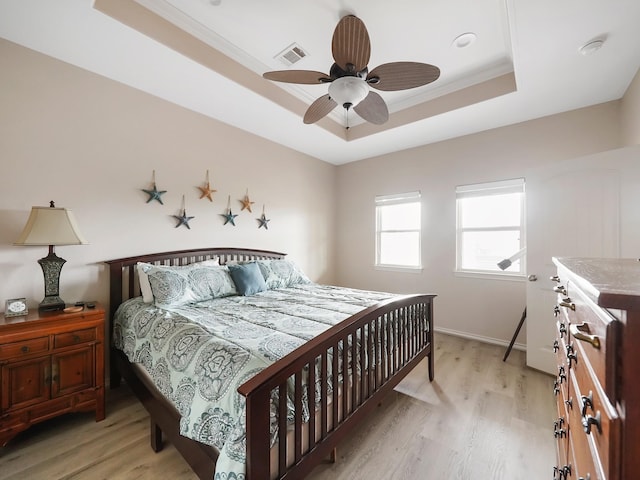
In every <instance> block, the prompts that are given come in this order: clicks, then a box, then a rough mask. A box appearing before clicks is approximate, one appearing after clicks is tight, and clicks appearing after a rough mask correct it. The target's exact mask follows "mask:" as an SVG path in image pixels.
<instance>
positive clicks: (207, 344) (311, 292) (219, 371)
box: [114, 284, 393, 480]
mask: <svg viewBox="0 0 640 480" xmlns="http://www.w3.org/2000/svg"><path fill="white" fill-rule="evenodd" d="M392 296H393V295H391V294H388V293H381V292H369V291H362V290H355V289H348V288H341V287H333V286H326V285H317V284H301V285H296V286H294V287H290V288H283V289H277V290H267V291H264V292H260V293H258V294H255V295H251V296H239V295H238V296H231V297H225V298H216V299H214V300H208V301H204V302H199V303H195V304H188V305H183V306H180V307H175V308H171V309H160V308H158V307H156V306H154V305H153V304H148V303H144V302H143V301H142V298H141V297H136V298H133V299H130V300H127V301H126V302H124V303H123V304H122V305H121V306H120V307H119V308H118V311H117V313H116V319H115V326H114V346H115V347H116V348H118V349H120V350H122V351H123V352H124V353H125V354H126V355H127V357H128V358H129V360H130V361H131V362H136V363H140V364H142V365H143V366H144V368H145V369H146V371H147V372H148V374H149V375H150V377H151V378H152V379H153V381H154V383H155V384H156V386H157V388H158V389H159V390H160V391H161V392H162V393H163V394H164V395H165V397H167V398H168V399H169V400H170V401H171V402H172V403H173V404H174V405H175V406H176V408H177V410H178V411H179V412H180V414H181V415H182V418H181V423H180V433H181V434H182V435H184V436H186V437H189V438H192V439H194V440H197V441H199V442H202V443H205V444H209V445H213V446H215V447H216V448H217V449H218V450H219V451H220V457H219V458H218V461H217V465H216V474H215V480H244V479H245V473H244V472H245V451H246V441H245V440H246V439H245V428H244V425H245V402H244V397H242V396H241V395H240V394H239V393H237V388H238V387H239V386H240V385H242V384H243V383H244V382H245V381H247V380H248V379H249V378H251V377H252V376H254V375H255V374H256V373H257V372H259V371H261V370H262V369H264V368H265V367H266V366H268V365H270V364H271V363H273V362H275V361H277V360H279V359H280V358H282V357H284V356H285V355H287V354H288V353H290V352H291V351H292V350H294V349H295V348H297V347H299V346H300V345H302V344H303V343H305V341H307V340H309V339H311V338H313V337H315V336H317V335H319V334H320V333H322V332H324V331H325V330H327V329H328V328H330V327H331V326H333V325H335V324H337V323H339V322H340V321H342V320H344V319H346V318H348V317H350V316H351V315H353V314H355V313H357V312H359V311H360V310H363V309H364V308H367V307H369V306H371V305H374V304H376V303H378V302H380V301H382V300H385V299H388V298H391V297H392Z"/></svg>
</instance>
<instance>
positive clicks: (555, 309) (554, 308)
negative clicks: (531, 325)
mask: <svg viewBox="0 0 640 480" xmlns="http://www.w3.org/2000/svg"><path fill="white" fill-rule="evenodd" d="M558 315H560V308H559V307H558V305H554V307H553V316H554V317H557V316H558Z"/></svg>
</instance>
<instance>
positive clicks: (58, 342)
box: [53, 328, 96, 348]
mask: <svg viewBox="0 0 640 480" xmlns="http://www.w3.org/2000/svg"><path fill="white" fill-rule="evenodd" d="M95 339H96V329H95V328H86V329H84V330H76V331H75V332H66V333H59V334H57V335H55V336H54V339H53V347H54V348H62V347H68V346H70V345H78V344H80V343H87V342H93V341H95Z"/></svg>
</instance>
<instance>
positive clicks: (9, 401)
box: [0, 305, 105, 446]
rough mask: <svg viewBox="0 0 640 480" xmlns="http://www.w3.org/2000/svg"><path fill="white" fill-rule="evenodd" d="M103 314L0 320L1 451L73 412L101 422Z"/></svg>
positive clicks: (91, 311) (101, 311) (85, 312)
mask: <svg viewBox="0 0 640 480" xmlns="http://www.w3.org/2000/svg"><path fill="white" fill-rule="evenodd" d="M104 315H105V312H104V309H103V308H102V307H101V306H100V305H96V307H95V308H93V309H89V308H84V310H82V311H80V312H76V313H64V312H61V311H59V312H51V313H38V312H34V313H29V315H28V316H26V317H11V318H5V317H4V316H0V380H1V383H0V446H4V445H6V444H7V442H8V441H9V440H10V439H11V438H13V437H14V436H15V435H16V434H18V433H19V432H21V431H22V430H25V429H26V428H28V427H29V426H31V425H32V424H34V423H37V422H41V421H43V420H47V419H49V418H52V417H55V416H57V415H61V414H63V413H67V412H74V411H92V410H95V412H96V421H100V420H102V419H104V416H105V407H104Z"/></svg>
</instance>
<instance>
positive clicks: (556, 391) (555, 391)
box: [553, 380, 560, 395]
mask: <svg viewBox="0 0 640 480" xmlns="http://www.w3.org/2000/svg"><path fill="white" fill-rule="evenodd" d="M559 393H560V384H559V383H558V380H556V381H555V382H553V394H554V395H558V394H559Z"/></svg>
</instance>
